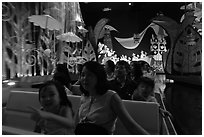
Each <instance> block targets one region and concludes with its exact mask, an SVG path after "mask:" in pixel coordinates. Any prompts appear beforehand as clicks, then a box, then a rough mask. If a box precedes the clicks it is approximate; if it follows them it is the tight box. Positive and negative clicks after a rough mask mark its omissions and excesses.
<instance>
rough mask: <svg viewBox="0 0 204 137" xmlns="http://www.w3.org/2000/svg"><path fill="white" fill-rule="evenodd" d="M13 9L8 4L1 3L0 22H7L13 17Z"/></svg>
mask: <svg viewBox="0 0 204 137" xmlns="http://www.w3.org/2000/svg"><path fill="white" fill-rule="evenodd" d="M14 10H15V7H14V6H13V5H12V4H11V3H10V2H6V3H2V20H3V21H9V20H11V19H12V18H13V16H14Z"/></svg>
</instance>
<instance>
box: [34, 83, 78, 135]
mask: <svg viewBox="0 0 204 137" xmlns="http://www.w3.org/2000/svg"><path fill="white" fill-rule="evenodd" d="M39 101H40V104H41V106H42V108H41V109H36V108H33V107H30V108H31V109H32V110H33V114H32V115H31V119H32V120H34V121H36V127H35V130H34V132H38V133H43V134H49V135H51V134H52V135H65V134H74V113H73V110H72V104H71V102H70V101H69V100H68V98H67V96H66V92H65V89H64V87H63V86H62V85H61V84H60V83H59V82H57V81H48V82H46V83H45V84H44V85H43V86H42V87H41V88H40V89H39Z"/></svg>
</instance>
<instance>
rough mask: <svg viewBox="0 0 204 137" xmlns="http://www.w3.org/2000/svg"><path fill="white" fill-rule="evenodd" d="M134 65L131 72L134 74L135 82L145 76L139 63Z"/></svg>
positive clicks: (135, 62) (134, 62)
mask: <svg viewBox="0 0 204 137" xmlns="http://www.w3.org/2000/svg"><path fill="white" fill-rule="evenodd" d="M132 63H133V70H131V71H132V72H133V74H134V77H135V80H136V81H138V79H139V78H140V77H142V76H143V72H142V67H141V65H140V63H139V62H137V61H132Z"/></svg>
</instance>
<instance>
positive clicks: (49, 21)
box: [28, 15, 62, 30]
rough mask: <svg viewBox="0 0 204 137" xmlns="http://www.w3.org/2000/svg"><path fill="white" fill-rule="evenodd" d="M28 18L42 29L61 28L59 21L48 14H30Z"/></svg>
mask: <svg viewBox="0 0 204 137" xmlns="http://www.w3.org/2000/svg"><path fill="white" fill-rule="evenodd" d="M28 19H29V21H30V22H33V23H34V25H35V26H40V27H41V28H43V29H49V30H60V29H61V28H62V25H61V24H60V22H59V21H57V20H56V19H54V18H53V17H51V16H50V15H32V16H30V17H28Z"/></svg>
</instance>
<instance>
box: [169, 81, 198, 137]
mask: <svg viewBox="0 0 204 137" xmlns="http://www.w3.org/2000/svg"><path fill="white" fill-rule="evenodd" d="M165 97H166V106H167V109H169V111H170V112H171V113H172V115H173V117H174V119H173V122H174V125H175V128H176V130H177V133H178V134H180V135H201V134H202V86H198V85H191V84H183V83H182V84H181V83H177V84H169V85H168V84H167V87H166V90H165Z"/></svg>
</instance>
